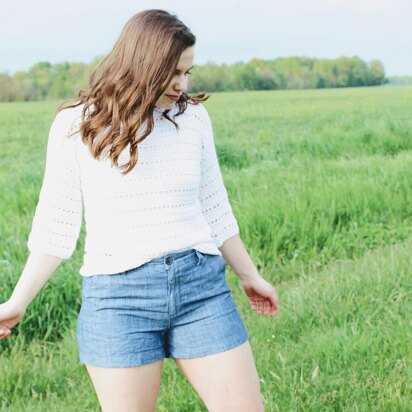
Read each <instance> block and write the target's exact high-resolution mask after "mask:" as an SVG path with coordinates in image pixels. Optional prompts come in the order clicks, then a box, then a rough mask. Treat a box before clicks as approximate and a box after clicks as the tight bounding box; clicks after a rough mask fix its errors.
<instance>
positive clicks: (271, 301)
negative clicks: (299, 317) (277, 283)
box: [270, 295, 279, 310]
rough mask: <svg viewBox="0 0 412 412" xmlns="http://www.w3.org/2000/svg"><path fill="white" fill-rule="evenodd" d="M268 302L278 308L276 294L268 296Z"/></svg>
mask: <svg viewBox="0 0 412 412" xmlns="http://www.w3.org/2000/svg"><path fill="white" fill-rule="evenodd" d="M270 303H271V304H272V306H273V307H274V308H275V310H277V309H278V308H279V300H278V298H277V296H276V295H272V296H270Z"/></svg>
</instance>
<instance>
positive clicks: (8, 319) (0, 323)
mask: <svg viewBox="0 0 412 412" xmlns="http://www.w3.org/2000/svg"><path fill="white" fill-rule="evenodd" d="M25 313H26V310H25V309H23V308H21V307H19V306H18V305H16V304H15V303H14V302H13V301H11V300H8V301H6V302H4V303H1V304H0V339H7V338H8V337H9V336H10V335H11V328H13V327H14V326H15V325H17V324H18V323H19V322H20V320H21V319H22V318H23V316H24V314H25Z"/></svg>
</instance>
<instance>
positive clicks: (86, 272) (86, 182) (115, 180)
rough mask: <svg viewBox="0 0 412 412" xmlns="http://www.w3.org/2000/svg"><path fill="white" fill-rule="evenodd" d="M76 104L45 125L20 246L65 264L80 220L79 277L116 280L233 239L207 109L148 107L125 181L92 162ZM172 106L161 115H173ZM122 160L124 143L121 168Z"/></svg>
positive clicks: (213, 250)
mask: <svg viewBox="0 0 412 412" xmlns="http://www.w3.org/2000/svg"><path fill="white" fill-rule="evenodd" d="M82 108H83V105H79V106H77V107H75V108H67V109H64V110H62V111H60V112H59V113H58V114H57V116H56V118H55V119H54V121H53V122H52V124H51V127H50V132H49V137H48V144H47V156H46V165H45V172H44V178H43V183H42V187H41V190H40V194H39V199H38V203H37V207H36V209H35V213H34V216H33V222H32V227H31V231H30V234H29V237H28V241H27V246H28V249H29V251H30V252H38V253H43V254H47V255H52V256H58V257H60V258H63V259H68V258H69V257H71V256H72V254H73V253H74V250H75V248H76V244H77V240H78V238H79V234H80V229H81V226H82V220H83V213H84V221H85V230H86V237H85V247H84V258H83V264H82V266H81V268H80V274H81V275H82V276H91V275H96V274H114V273H118V272H123V271H126V270H128V269H132V268H134V267H138V266H140V265H142V264H143V263H145V262H148V261H150V260H152V259H155V258H157V257H160V256H163V255H165V254H167V253H170V252H180V251H183V250H186V249H189V248H193V249H197V250H199V251H200V252H203V253H208V254H215V255H222V254H221V252H220V250H219V249H218V247H220V246H221V245H222V244H223V242H224V241H225V240H226V239H228V238H230V237H232V236H234V235H236V234H238V233H239V226H238V223H237V220H236V218H235V216H234V214H233V211H232V207H231V205H230V202H229V198H228V194H227V191H226V188H225V185H224V181H223V178H222V174H221V171H220V167H219V163H218V159H217V155H216V148H215V144H214V137H213V131H212V123H211V120H210V117H209V115H208V112H207V110H206V108H205V107H204V106H203V105H202V104H201V103H200V104H198V105H192V104H188V107H187V109H186V111H185V112H184V113H183V114H182V115H179V116H176V117H173V118H174V120H175V121H176V122H177V123H178V124H179V130H176V128H175V126H174V125H173V123H171V122H170V121H169V120H167V119H166V118H164V117H163V116H162V113H163V112H164V110H165V109H163V108H159V107H155V109H154V111H153V119H154V128H153V131H152V133H151V134H150V135H149V136H148V137H147V138H146V139H145V140H143V141H142V142H141V143H139V144H138V160H137V164H136V166H135V167H134V168H133V170H132V171H131V172H130V173H128V174H127V175H125V176H123V175H122V174H121V171H120V170H119V169H118V168H116V167H114V166H112V165H111V161H110V159H104V160H96V159H94V158H93V157H92V156H91V154H90V152H89V149H88V148H87V146H86V145H85V144H84V143H83V142H82V140H81V136H80V133H79V132H76V133H75V134H73V135H72V136H70V137H67V135H68V134H69V133H70V132H71V131H75V130H77V127H78V125H79V124H80V122H81V120H82V118H81V115H82ZM177 111H178V105H177V104H176V105H174V106H173V109H171V110H170V111H169V117H172V116H175V114H176V113H177ZM128 160H129V145H128V146H127V147H126V148H125V150H124V151H123V152H122V153H121V155H120V157H119V163H120V164H125V163H127V162H128Z"/></svg>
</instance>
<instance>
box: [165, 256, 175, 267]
mask: <svg viewBox="0 0 412 412" xmlns="http://www.w3.org/2000/svg"><path fill="white" fill-rule="evenodd" d="M166 263H167V264H168V265H171V264H172V263H173V256H168V257H167V258H166Z"/></svg>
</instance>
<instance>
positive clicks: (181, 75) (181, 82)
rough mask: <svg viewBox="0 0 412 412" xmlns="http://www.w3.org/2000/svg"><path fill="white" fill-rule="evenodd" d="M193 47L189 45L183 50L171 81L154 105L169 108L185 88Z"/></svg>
mask: <svg viewBox="0 0 412 412" xmlns="http://www.w3.org/2000/svg"><path fill="white" fill-rule="evenodd" d="M194 49H195V46H190V47H188V48H187V49H185V50H183V52H182V54H181V55H180V59H179V61H178V63H177V66H176V70H175V74H174V76H173V78H172V81H171V82H170V83H169V86H168V87H167V88H166V90H165V91H164V92H163V94H162V95H161V96H160V97H159V99H158V100H157V102H156V107H160V108H165V109H171V108H172V107H173V106H174V104H175V103H176V101H177V100H178V99H179V98H180V95H181V94H182V93H183V92H185V91H186V90H187V85H188V80H189V74H190V73H189V70H190V69H191V68H192V67H193V58H194Z"/></svg>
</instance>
